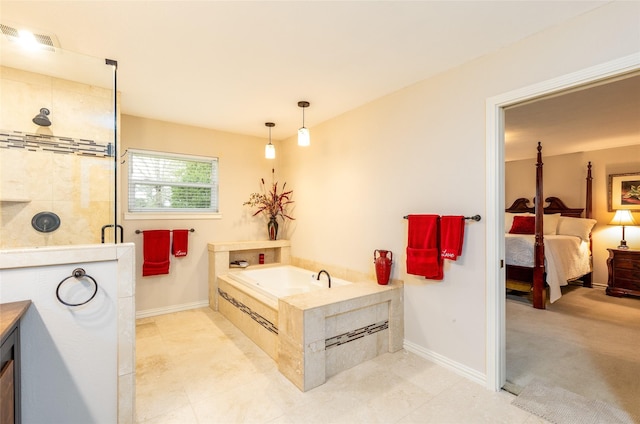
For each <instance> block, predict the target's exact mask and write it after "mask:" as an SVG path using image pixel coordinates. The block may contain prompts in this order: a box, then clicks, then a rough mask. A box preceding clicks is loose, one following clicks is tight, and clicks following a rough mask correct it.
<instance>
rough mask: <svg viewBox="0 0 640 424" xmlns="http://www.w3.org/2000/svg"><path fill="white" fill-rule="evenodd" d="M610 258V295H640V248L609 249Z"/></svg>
mask: <svg viewBox="0 0 640 424" xmlns="http://www.w3.org/2000/svg"><path fill="white" fill-rule="evenodd" d="M607 250H608V251H609V258H608V259H607V268H608V269H609V281H608V282H607V294H608V295H609V296H617V297H620V296H624V295H634V296H640V250H632V249H624V250H623V249H607Z"/></svg>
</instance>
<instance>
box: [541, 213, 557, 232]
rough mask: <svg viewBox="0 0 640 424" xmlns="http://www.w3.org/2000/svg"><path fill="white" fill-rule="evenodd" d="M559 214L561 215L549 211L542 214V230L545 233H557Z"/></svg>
mask: <svg viewBox="0 0 640 424" xmlns="http://www.w3.org/2000/svg"><path fill="white" fill-rule="evenodd" d="M560 216H561V215H560V214H559V213H550V214H548V215H545V216H544V218H543V226H542V232H543V233H544V234H545V235H553V234H556V233H557V229H558V221H559V220H560Z"/></svg>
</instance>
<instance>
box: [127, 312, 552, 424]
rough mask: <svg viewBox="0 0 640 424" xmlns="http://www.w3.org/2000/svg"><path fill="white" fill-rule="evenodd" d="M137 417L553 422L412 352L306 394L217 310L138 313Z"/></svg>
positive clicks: (148, 423)
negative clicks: (528, 411) (154, 313)
mask: <svg viewBox="0 0 640 424" xmlns="http://www.w3.org/2000/svg"><path fill="white" fill-rule="evenodd" d="M136 327H137V335H136V350H137V351H136V356H137V368H136V372H137V377H136V420H137V422H138V423H145V424H152V423H180V424H189V423H199V424H208V423H274V424H275V423H349V424H353V423H451V424H457V423H461V424H462V423H464V424H466V423H492V424H494V423H509V424H518V423H522V424H533V423H546V421H544V420H543V419H541V418H538V417H536V416H533V415H531V414H529V413H527V412H525V411H523V410H521V409H519V408H517V407H515V406H512V405H511V401H512V399H513V395H511V394H509V393H506V392H500V393H494V392H491V391H489V390H487V389H485V388H484V387H483V386H481V385H479V384H477V383H475V382H472V381H469V380H467V379H466V378H464V377H460V376H458V375H457V374H455V373H453V372H451V371H449V370H447V369H445V368H442V367H440V366H438V365H436V364H434V363H432V362H429V361H427V360H424V359H422V358H420V357H418V356H416V355H414V354H412V353H408V352H405V351H400V352H396V353H393V354H390V353H389V354H385V355H381V356H379V357H377V358H375V359H373V360H371V361H368V362H365V363H363V364H360V365H358V366H356V367H354V368H352V369H350V370H347V371H345V372H343V373H341V374H338V375H336V376H334V377H332V378H330V379H329V380H328V381H327V383H325V384H324V385H322V386H320V387H317V388H315V389H313V390H311V391H308V392H306V393H302V392H300V391H299V390H298V389H297V388H296V387H295V386H294V385H293V384H292V383H290V382H289V381H288V380H287V379H286V378H285V377H283V376H282V375H281V374H280V373H279V372H278V368H277V366H276V364H275V363H274V361H273V360H272V359H271V358H270V357H269V356H267V354H265V353H264V352H263V351H262V350H260V348H258V347H257V346H256V345H255V344H253V342H252V341H251V340H249V339H248V338H247V337H246V336H245V335H244V334H242V332H240V331H239V330H238V329H237V328H235V327H234V326H233V324H231V323H230V322H229V321H227V320H226V319H225V318H224V317H222V316H221V315H220V314H218V313H217V312H214V311H212V310H210V309H208V308H203V309H194V310H190V311H184V312H177V313H173V314H167V315H161V316H156V317H151V318H143V319H139V320H138V321H137V326H136Z"/></svg>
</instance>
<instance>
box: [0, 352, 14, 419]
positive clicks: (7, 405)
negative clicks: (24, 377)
mask: <svg viewBox="0 0 640 424" xmlns="http://www.w3.org/2000/svg"><path fill="white" fill-rule="evenodd" d="M13 378H14V377H13V359H12V360H10V361H8V362H7V363H6V364H5V366H4V367H3V368H2V371H1V372H0V424H14V422H15V411H14V404H15V397H14V393H15V392H14V387H15V386H14V381H13Z"/></svg>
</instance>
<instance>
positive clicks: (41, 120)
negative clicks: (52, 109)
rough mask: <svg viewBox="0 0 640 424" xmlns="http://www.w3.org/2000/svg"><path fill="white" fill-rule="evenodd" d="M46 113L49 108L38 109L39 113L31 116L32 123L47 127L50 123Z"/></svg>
mask: <svg viewBox="0 0 640 424" xmlns="http://www.w3.org/2000/svg"><path fill="white" fill-rule="evenodd" d="M48 115H49V109H47V108H46V107H43V108H42V109H40V113H39V114H37V115H36V116H35V117H34V118H33V123H34V124H38V125H40V126H41V127H48V126H49V125H51V121H50V120H49V118H48Z"/></svg>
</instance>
